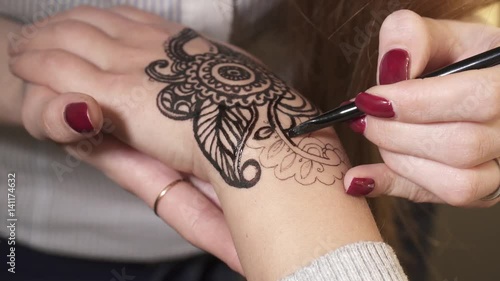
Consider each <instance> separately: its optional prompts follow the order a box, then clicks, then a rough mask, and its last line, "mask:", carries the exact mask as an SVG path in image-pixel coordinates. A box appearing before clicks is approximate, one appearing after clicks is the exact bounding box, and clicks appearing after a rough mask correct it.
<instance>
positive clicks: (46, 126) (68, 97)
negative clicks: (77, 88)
mask: <svg viewBox="0 0 500 281" xmlns="http://www.w3.org/2000/svg"><path fill="white" fill-rule="evenodd" d="M22 120H23V124H24V127H25V128H26V130H27V131H28V132H29V133H30V134H31V135H32V136H33V137H35V138H37V139H41V140H43V139H50V140H53V141H55V142H59V143H69V142H75V141H78V140H82V139H86V138H88V137H92V136H93V135H95V134H97V133H98V132H99V131H100V130H101V127H102V123H103V117H102V112H101V108H100V107H99V105H98V104H97V102H96V101H95V100H94V99H93V98H92V97H90V96H87V95H84V94H77V93H72V94H63V95H58V94H57V93H55V92H53V91H52V90H50V89H49V88H46V87H43V86H37V85H28V87H27V88H26V93H25V97H24V102H23V107H22Z"/></svg>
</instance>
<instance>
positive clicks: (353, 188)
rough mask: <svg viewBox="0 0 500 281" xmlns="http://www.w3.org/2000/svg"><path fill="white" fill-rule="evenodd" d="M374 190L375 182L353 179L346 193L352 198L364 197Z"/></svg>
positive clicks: (367, 179)
mask: <svg viewBox="0 0 500 281" xmlns="http://www.w3.org/2000/svg"><path fill="white" fill-rule="evenodd" d="M374 189H375V181H374V180H373V179H369V178H354V179H352V181H351V185H350V186H349V188H348V189H347V191H346V193H347V194H349V195H352V196H356V197H359V196H365V195H368V194H370V193H371V192H372V191H373V190H374Z"/></svg>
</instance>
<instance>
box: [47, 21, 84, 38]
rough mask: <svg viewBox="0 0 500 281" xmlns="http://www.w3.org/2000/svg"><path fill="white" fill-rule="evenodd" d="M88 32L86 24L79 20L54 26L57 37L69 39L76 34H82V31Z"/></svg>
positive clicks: (62, 22) (53, 29)
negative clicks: (68, 37)
mask: <svg viewBox="0 0 500 281" xmlns="http://www.w3.org/2000/svg"><path fill="white" fill-rule="evenodd" d="M85 30H86V24H84V23H83V22H81V21H78V20H73V19H69V20H65V21H61V22H58V23H56V24H54V25H53V26H52V32H53V33H54V35H55V36H56V37H59V38H60V37H62V38H64V37H67V36H69V35H73V34H75V33H78V34H80V33H81V32H82V31H85Z"/></svg>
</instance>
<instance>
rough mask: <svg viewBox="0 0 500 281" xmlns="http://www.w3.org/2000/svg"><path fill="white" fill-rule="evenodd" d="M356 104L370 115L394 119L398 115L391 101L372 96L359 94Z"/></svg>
mask: <svg viewBox="0 0 500 281" xmlns="http://www.w3.org/2000/svg"><path fill="white" fill-rule="evenodd" d="M355 103H356V106H357V107H358V108H359V109H360V110H361V111H363V112H364V113H366V114H368V115H372V116H375V117H380V118H392V117H394V116H395V115H396V114H395V113H394V109H393V108H392V103H391V102H390V101H389V100H386V99H384V98H381V97H378V96H374V95H372V94H368V93H359V94H358V95H357V96H356V100H355Z"/></svg>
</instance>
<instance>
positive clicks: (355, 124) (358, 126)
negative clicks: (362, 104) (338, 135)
mask: <svg viewBox="0 0 500 281" xmlns="http://www.w3.org/2000/svg"><path fill="white" fill-rule="evenodd" d="M349 127H350V128H351V130H353V131H354V132H355V133H358V134H363V133H364V132H365V129H366V116H362V117H359V118H356V119H354V120H352V121H350V122H349Z"/></svg>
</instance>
